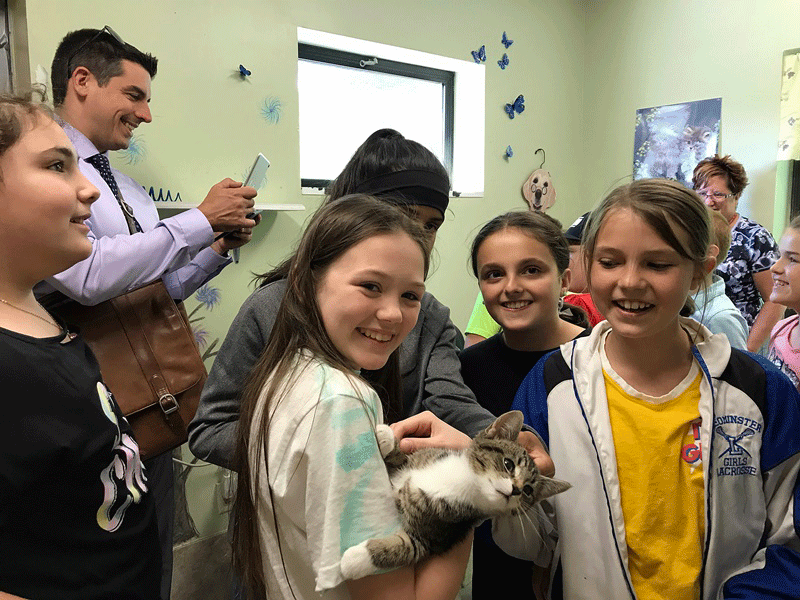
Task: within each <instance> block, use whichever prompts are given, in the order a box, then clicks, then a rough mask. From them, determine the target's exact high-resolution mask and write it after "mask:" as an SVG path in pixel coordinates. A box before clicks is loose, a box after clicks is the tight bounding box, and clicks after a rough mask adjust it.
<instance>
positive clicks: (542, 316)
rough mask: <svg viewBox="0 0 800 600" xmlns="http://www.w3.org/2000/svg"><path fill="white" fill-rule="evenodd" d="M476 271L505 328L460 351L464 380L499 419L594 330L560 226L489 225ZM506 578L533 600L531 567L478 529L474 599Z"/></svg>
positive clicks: (515, 217)
mask: <svg viewBox="0 0 800 600" xmlns="http://www.w3.org/2000/svg"><path fill="white" fill-rule="evenodd" d="M471 263H472V270H473V273H474V274H475V276H476V277H477V278H478V284H479V286H480V290H481V294H482V295H483V302H484V304H485V305H486V309H487V311H488V312H489V314H490V315H491V316H492V318H493V319H494V320H495V321H497V322H498V323H499V324H500V326H501V327H502V330H501V331H500V333H498V334H496V335H494V336H492V337H490V338H489V339H487V340H484V341H483V342H480V343H478V344H475V345H474V346H470V347H469V348H467V349H465V350H464V351H463V352H462V353H461V375H462V376H463V377H464V382H465V383H466V384H467V386H469V388H470V389H471V390H472V391H473V392H474V394H475V397H476V398H477V400H478V403H479V404H481V405H482V406H483V407H484V408H486V409H488V410H489V411H491V412H492V413H494V415H495V416H499V415H500V414H502V413H504V412H506V411H508V410H510V409H511V404H512V403H513V401H514V396H515V394H516V393H517V388H519V386H520V384H521V383H522V380H523V379H524V378H525V376H526V375H527V374H528V372H529V371H530V370H531V369H532V368H533V366H534V365H535V364H536V362H537V361H538V360H539V359H540V358H541V357H542V356H544V355H545V354H547V353H548V352H550V351H552V350H554V349H556V348H557V347H558V346H560V345H561V344H564V343H566V342H568V341H570V340H572V339H574V338H576V337H578V336H581V335H586V334H587V333H588V320H587V318H586V314H585V313H584V312H583V311H582V310H581V309H579V308H577V307H573V306H570V305H567V304H564V303H563V300H562V298H563V296H564V295H565V294H566V293H567V292H568V290H569V282H570V270H569V244H568V243H567V240H566V238H565V237H564V235H563V233H562V232H561V224H560V223H559V222H558V221H556V220H555V219H553V218H552V217H550V216H548V215H546V214H544V213H540V212H532V211H524V212H509V213H506V214H504V215H500V216H499V217H496V218H494V219H492V220H491V221H489V223H487V224H486V225H484V226H483V228H482V229H481V230H480V232H479V233H478V235H477V236H476V238H475V241H474V242H473V243H472V255H471ZM498 573H503V590H504V594H507V596H508V597H509V598H532V597H533V583H532V582H533V579H534V569H533V563H530V562H527V561H522V560H518V559H515V558H512V557H510V556H508V555H507V554H505V553H504V552H502V551H501V550H500V549H499V548H497V546H495V545H494V543H493V542H492V540H491V535H490V530H489V527H488V524H485V525H483V526H482V527H480V528H479V529H478V530H477V531H476V535H475V543H474V546H473V574H472V594H473V597H474V598H489V597H491V595H492V593H493V592H496V589H497V574H498Z"/></svg>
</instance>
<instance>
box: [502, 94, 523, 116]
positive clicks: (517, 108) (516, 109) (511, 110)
mask: <svg viewBox="0 0 800 600" xmlns="http://www.w3.org/2000/svg"><path fill="white" fill-rule="evenodd" d="M524 110H525V98H524V97H523V96H522V94H520V95H519V96H517V99H516V100H514V102H513V103H511V104H506V106H505V111H506V114H507V115H508V118H509V119H513V118H514V117H516V116H517V114H519V113H521V112H522V111H524Z"/></svg>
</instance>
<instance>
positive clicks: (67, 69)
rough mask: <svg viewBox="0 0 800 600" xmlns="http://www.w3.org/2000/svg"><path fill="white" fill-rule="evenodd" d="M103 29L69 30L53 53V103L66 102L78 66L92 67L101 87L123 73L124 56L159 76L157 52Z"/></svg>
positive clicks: (152, 74)
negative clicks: (149, 52) (68, 87)
mask: <svg viewBox="0 0 800 600" xmlns="http://www.w3.org/2000/svg"><path fill="white" fill-rule="evenodd" d="M100 31H101V30H99V29H79V30H78V31H71V32H69V33H68V34H67V35H65V36H64V39H62V40H61V43H60V44H59V45H58V48H57V49H56V53H55V56H53V64H52V65H51V66H50V81H51V84H52V88H53V106H61V104H63V103H64V98H65V97H66V95H67V81H69V78H70V77H72V74H73V73H74V72H75V69H76V68H77V67H86V68H87V69H89V71H90V72H91V73H92V75H94V78H95V79H96V80H97V83H98V85H100V86H101V87H102V86H104V85H106V84H107V83H108V82H109V81H110V80H111V78H112V77H117V76H118V75H122V61H123V60H129V61H131V62H134V63H136V64H138V65H141V66H142V68H144V70H145V71H147V72H148V73H149V74H150V78H151V79H152V78H153V77H155V76H156V70H157V68H158V59H157V58H156V57H155V56H153V55H152V54H146V53H144V52H141V51H140V50H138V49H137V48H135V47H134V46H131V45H130V44H127V43H125V42H122V43H120V42H119V41H117V40H116V39H115V38H114V37H112V36H111V34H108V33H103V34H100V35H98V33H99V32H100ZM92 38H95V39H92ZM76 50H77V52H75V51H76ZM73 54H74V56H73ZM67 63H69V64H67Z"/></svg>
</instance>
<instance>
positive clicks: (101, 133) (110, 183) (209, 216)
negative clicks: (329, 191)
mask: <svg viewBox="0 0 800 600" xmlns="http://www.w3.org/2000/svg"><path fill="white" fill-rule="evenodd" d="M156 66H157V60H156V58H155V57H153V56H151V55H149V54H145V53H142V52H140V51H139V50H137V49H136V48H134V47H133V46H131V45H130V44H126V43H125V42H123V41H122V40H121V39H120V38H119V36H118V35H117V34H116V33H114V31H113V30H111V29H110V28H109V27H104V28H103V29H100V30H97V29H82V30H79V31H73V32H71V33H69V34H67V35H66V36H65V37H64V39H63V40H62V41H61V43H60V44H59V46H58V49H57V50H56V53H55V57H54V58H53V64H52V74H51V78H52V88H53V104H54V106H55V109H56V113H57V115H58V117H59V118H60V120H61V124H62V126H63V128H64V131H66V133H67V136H68V137H69V138H70V140H72V143H73V144H74V145H75V150H76V151H77V154H78V158H79V168H80V170H81V172H82V173H83V174H84V175H85V176H86V177H87V178H88V179H89V180H90V181H91V182H92V184H94V185H95V186H96V187H97V188H98V189H99V190H100V199H99V200H98V201H97V202H95V203H94V205H93V206H92V216H91V219H89V220H87V221H86V224H87V225H88V226H89V227H90V229H91V232H90V233H89V239H90V240H91V241H92V253H91V255H90V256H89V258H87V259H86V260H84V261H82V262H80V263H78V264H76V265H75V266H73V267H72V268H70V269H68V270H66V271H64V272H63V273H60V274H58V275H56V276H55V277H53V278H51V279H49V280H48V281H46V282H44V283H42V284H40V286H39V288H38V289H37V292H38V293H39V294H44V293H47V292H50V291H52V290H53V289H55V290H57V291H59V292H61V293H63V294H65V295H66V296H68V297H70V298H72V299H73V300H76V301H78V302H80V303H82V304H87V305H94V304H97V303H99V302H102V301H104V300H108V299H110V298H114V297H115V296H119V295H120V294H123V293H125V292H128V291H130V290H133V289H135V288H137V287H140V286H142V285H145V284H147V283H150V282H152V281H154V280H156V279H157V278H159V277H161V278H162V280H163V281H164V284H165V285H166V287H167V289H168V290H169V292H170V294H171V295H172V297H173V298H175V299H176V300H183V299H184V298H187V297H188V296H190V295H191V294H192V293H194V292H195V290H197V289H198V288H199V287H200V286H201V285H203V284H204V283H206V282H207V281H208V280H210V279H211V278H212V277H214V276H215V275H217V274H218V273H219V272H220V271H221V270H222V269H223V268H224V267H225V266H226V265H227V264H229V263H230V262H231V259H230V258H229V257H228V251H229V250H231V249H233V248H237V247H239V246H242V245H243V244H246V243H247V242H249V241H250V237H251V229H252V227H254V226H255V225H256V224H257V222H258V217H256V219H255V220H254V219H248V218H247V215H248V214H250V213H251V212H252V208H253V205H254V202H253V198H254V197H255V195H256V190H255V189H253V188H251V187H244V186H242V184H240V183H238V182H235V181H233V180H231V179H224V180H223V181H221V182H219V183H217V184H216V185H214V186H213V187H212V188H211V190H210V191H209V192H208V195H207V196H206V198H205V199H204V200H203V202H202V203H201V204H200V205H199V206H198V207H197V208H192V209H189V210H186V211H184V212H181V213H180V214H177V215H175V216H172V217H169V218H167V219H163V220H162V219H159V216H158V213H157V211H156V208H155V205H154V204H153V201H152V199H151V198H150V196H149V195H148V193H147V192H146V191H145V190H144V188H143V187H142V186H141V185H139V184H138V183H137V182H136V181H134V180H133V179H131V178H130V177H128V176H126V175H124V174H123V173H121V172H120V171H117V170H116V169H112V168H110V166H109V164H108V159H107V155H108V152H109V151H110V150H122V149H124V148H127V147H128V144H129V143H130V140H131V136H132V134H133V130H134V129H136V127H138V126H139V125H140V124H142V123H149V122H150V121H151V120H152V116H151V114H150V108H149V105H148V103H149V102H150V84H151V80H152V78H153V77H154V76H155V74H156ZM114 188H116V189H114ZM126 213H127V215H126ZM221 231H233V232H237V233H234V234H231V235H230V236H226V237H223V238H220V239H218V240H216V241H215V237H217V236H216V232H221ZM145 467H146V469H147V476H148V480H149V487H150V489H151V491H152V492H153V497H154V499H155V501H156V505H157V516H158V522H159V523H158V524H159V535H160V536H161V547H162V554H163V557H164V572H163V580H162V600H167V599H168V598H169V586H170V580H171V574H172V521H173V510H174V509H173V477H172V457H171V452H165V453H164V454H162V455H161V456H157V457H155V458H153V459H151V460H148V461H147V462H146V463H145Z"/></svg>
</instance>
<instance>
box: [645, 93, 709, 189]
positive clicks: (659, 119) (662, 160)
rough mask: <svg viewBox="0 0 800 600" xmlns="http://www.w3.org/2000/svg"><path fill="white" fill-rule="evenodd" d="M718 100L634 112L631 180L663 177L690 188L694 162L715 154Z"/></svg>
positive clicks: (697, 101)
mask: <svg viewBox="0 0 800 600" xmlns="http://www.w3.org/2000/svg"><path fill="white" fill-rule="evenodd" d="M721 115H722V98H710V99H708V100H696V101H694V102H683V103H681V104H667V105H665V106H653V107H651V108H640V109H639V110H637V111H636V132H635V134H634V145H633V178H634V179H646V178H648V177H666V178H668V179H675V180H677V181H680V182H681V183H682V184H684V185H685V186H687V187H692V172H693V171H694V168H695V166H696V165H697V163H698V162H700V161H701V160H703V159H704V158H706V157H707V156H713V155H714V154H716V153H717V152H718V150H719V126H720V118H721Z"/></svg>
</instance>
